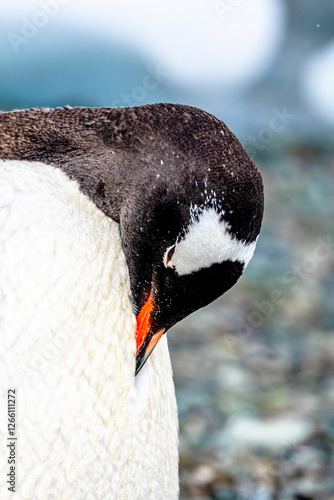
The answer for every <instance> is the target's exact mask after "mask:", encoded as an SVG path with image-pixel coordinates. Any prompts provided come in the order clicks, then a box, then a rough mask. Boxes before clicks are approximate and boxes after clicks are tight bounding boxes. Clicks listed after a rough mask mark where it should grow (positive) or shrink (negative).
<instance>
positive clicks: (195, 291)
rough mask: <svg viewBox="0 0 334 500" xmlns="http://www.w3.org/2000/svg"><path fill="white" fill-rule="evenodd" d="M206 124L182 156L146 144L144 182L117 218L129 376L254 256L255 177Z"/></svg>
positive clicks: (258, 182) (258, 200)
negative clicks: (130, 343)
mask: <svg viewBox="0 0 334 500" xmlns="http://www.w3.org/2000/svg"><path fill="white" fill-rule="evenodd" d="M208 116H210V115H208ZM209 125H210V126H209V127H207V129H206V130H205V133H204V134H202V133H201V134H200V137H198V136H196V134H195V137H194V123H192V127H193V128H192V134H191V135H190V139H188V143H187V144H186V149H187V150H186V151H184V149H182V148H180V144H179V143H178V141H177V140H174V142H172V144H173V146H170V150H169V153H168V156H167V157H165V156H163V154H162V151H161V145H160V144H155V145H154V144H153V145H152V147H153V151H154V152H153V153H152V154H151V155H150V161H149V163H150V165H149V166H147V168H146V169H144V171H145V172H146V175H145V176H143V177H141V182H139V184H137V185H136V188H135V189H132V193H135V194H134V195H133V196H132V197H131V196H130V197H129V198H128V200H127V204H126V206H125V208H124V209H123V210H122V211H121V216H120V223H121V234H122V242H123V247H124V251H125V255H126V259H127V264H128V268H129V275H130V283H131V293H132V301H133V308H134V312H135V314H136V317H137V364H136V373H138V372H139V370H140V369H141V368H142V366H143V364H144V363H145V361H146V360H147V358H148V356H149V355H150V354H151V352H152V350H153V349H154V347H155V345H156V344H157V342H158V340H159V339H160V337H161V336H162V334H163V333H165V332H166V331H167V330H168V329H169V328H171V327H172V326H173V325H174V324H175V323H177V322H178V321H180V320H181V319H183V318H184V317H186V316H187V315H189V314H190V313H192V312H193V311H195V310H197V309H199V308H201V307H204V306H206V305H207V304H209V303H210V302H212V301H213V300H215V299H216V298H218V297H219V296H221V295H222V294H224V293H225V292H226V291H227V290H229V289H230V288H231V287H232V286H233V285H234V284H235V283H236V282H237V280H238V279H239V277H240V276H241V275H242V273H243V271H244V269H245V268H246V266H247V265H248V263H249V261H250V259H251V257H252V255H253V253H254V250H255V245H256V241H257V237H258V235H259V232H260V227H261V221H262V215H263V186H262V179H261V175H260V173H259V171H258V169H257V167H256V166H255V164H254V163H253V161H252V160H251V159H250V158H249V157H248V155H247V153H246V152H245V151H244V149H243V147H242V146H241V144H240V143H239V141H237V139H236V138H235V137H234V136H233V134H232V133H231V132H230V131H228V129H227V127H226V126H225V125H224V124H222V122H219V121H218V120H217V119H215V121H214V122H211V121H210V119H209ZM217 128H218V129H217ZM204 129H205V127H204ZM195 130H196V126H195ZM222 131H223V133H222ZM183 133H185V131H184V130H183ZM169 140H170V141H171V138H170V137H169ZM174 148H175V149H174ZM152 157H153V158H154V159H153V160H152ZM152 165H153V166H154V167H152Z"/></svg>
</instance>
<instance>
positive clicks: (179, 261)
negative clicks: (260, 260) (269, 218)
mask: <svg viewBox="0 0 334 500" xmlns="http://www.w3.org/2000/svg"><path fill="white" fill-rule="evenodd" d="M174 246H175V250H174V252H173V253H172V252H170V250H171V249H172V248H173V247H174ZM255 246H256V241H254V242H252V243H248V244H247V243H243V242H242V241H239V240H237V239H236V238H233V237H232V236H231V234H230V233H229V224H228V223H226V222H224V221H221V220H220V215H219V214H218V213H217V212H216V211H215V210H214V209H213V208H208V209H206V210H204V211H203V212H202V213H201V214H200V216H199V218H198V220H196V219H193V220H192V222H191V223H190V225H189V227H188V230H187V233H186V235H185V236H184V238H183V239H182V240H180V241H179V242H177V243H176V245H172V246H171V247H169V248H167V250H166V252H165V255H164V259H163V262H164V265H165V266H166V267H171V268H174V269H175V271H176V272H177V274H178V275H180V276H182V275H185V274H191V273H194V272H196V271H199V270H200V269H203V268H208V267H211V266H212V265H213V264H220V263H222V262H224V261H225V260H231V261H232V262H235V261H239V262H242V263H243V264H244V266H245V267H246V266H247V265H248V263H249V261H250V260H251V258H252V257H253V254H254V250H255ZM171 253H172V255H171ZM170 255H171V257H170ZM169 257H170V258H169Z"/></svg>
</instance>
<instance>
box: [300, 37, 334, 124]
mask: <svg viewBox="0 0 334 500" xmlns="http://www.w3.org/2000/svg"><path fill="white" fill-rule="evenodd" d="M303 82H304V90H305V95H306V99H307V102H308V104H309V105H310V107H311V108H312V110H313V111H314V112H315V114H316V115H317V116H318V117H319V118H321V119H322V120H324V121H325V122H327V123H329V124H331V125H334V42H332V43H331V44H330V45H328V46H327V47H326V48H325V49H323V50H322V51H321V52H318V53H317V54H316V55H315V56H314V57H313V58H312V59H311V60H310V61H308V62H307V64H306V67H305V72H304V75H303Z"/></svg>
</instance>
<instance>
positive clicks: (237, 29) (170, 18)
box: [0, 0, 285, 86]
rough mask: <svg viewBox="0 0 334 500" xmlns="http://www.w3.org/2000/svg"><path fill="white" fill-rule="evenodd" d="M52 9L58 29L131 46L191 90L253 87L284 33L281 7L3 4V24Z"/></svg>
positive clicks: (211, 0)
mask: <svg viewBox="0 0 334 500" xmlns="http://www.w3.org/2000/svg"><path fill="white" fill-rule="evenodd" d="M50 3H53V4H57V5H56V6H55V7H53V10H54V14H53V15H52V16H50V21H52V24H53V25H58V24H59V26H60V27H61V26H63V25H64V23H67V24H68V25H72V26H73V27H74V28H78V27H79V28H80V29H87V30H88V31H90V32H96V33H98V35H99V36H101V35H102V36H104V37H107V38H108V39H109V40H112V41H114V42H115V41H122V42H130V43H131V44H132V45H134V46H135V47H136V48H138V49H142V50H144V51H146V53H147V54H148V56H150V57H151V58H152V59H154V60H155V61H156V62H157V63H160V64H162V65H163V66H164V67H166V68H167V70H168V71H169V72H170V77H171V79H172V80H175V81H176V82H177V83H184V84H186V85H190V86H198V85H199V84H203V83H212V84H219V85H223V86H232V85H233V86H234V85H247V84H248V83H249V82H250V81H252V80H253V79H256V78H258V77H260V76H261V75H262V74H263V72H264V71H265V70H266V69H267V68H269V66H270V64H271V63H272V62H273V60H274V57H275V56H276V55H277V52H278V49H279V47H280V45H281V41H282V38H283V35H284V33H285V15H284V14H285V11H284V8H283V3H282V1H281V0H183V1H182V2H180V1H179V0H169V1H168V2H157V1H156V0H142V1H141V2H137V1H136V0H128V1H126V2H124V1H123V0H113V1H112V2H110V1H109V0H81V1H80V2H74V1H72V0H38V1H34V0H33V1H31V2H26V0H16V1H15V2H12V1H9V0H2V2H1V6H0V18H1V19H2V21H3V22H4V20H5V19H6V17H9V16H11V17H13V16H14V17H15V18H16V20H18V17H20V18H22V17H23V16H24V15H25V16H27V18H28V19H32V18H33V17H34V15H35V17H36V19H37V17H38V16H37V14H36V13H37V12H38V11H41V10H45V9H47V7H46V5H49V4H50ZM49 10H50V7H49ZM18 12H19V13H20V15H19V16H18ZM41 16H42V14H41V15H40V17H41ZM18 27H19V25H18Z"/></svg>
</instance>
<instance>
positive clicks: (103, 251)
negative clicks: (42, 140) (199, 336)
mask: <svg viewBox="0 0 334 500" xmlns="http://www.w3.org/2000/svg"><path fill="white" fill-rule="evenodd" d="M134 369H135V317H134V315H133V313H132V311H131V307H130V302H129V277H128V271H127V266H126V262H125V258H124V254H123V251H122V248H121V240H120V234H119V228H118V225H117V224H116V223H115V222H113V221H112V220H110V219H109V218H107V217H106V216H105V215H104V214H103V213H102V212H101V211H100V210H98V209H97V208H96V206H95V205H94V204H93V203H92V202H91V201H90V200H89V199H88V198H87V197H86V196H85V195H83V194H82V193H81V192H80V191H79V188H78V185H77V183H76V182H74V181H71V180H69V179H68V177H67V176H66V175H65V174H64V173H63V172H61V171H60V170H59V169H56V168H53V167H51V166H47V165H44V164H41V163H30V162H18V161H0V381H1V392H0V422H1V425H0V484H1V495H0V496H1V498H2V499H5V498H13V496H12V495H13V494H12V493H11V492H9V491H7V487H4V486H3V485H4V482H5V480H6V474H7V472H8V463H7V458H8V453H7V448H6V444H7V441H6V439H7V428H6V422H7V389H8V388H10V387H15V388H16V390H17V437H18V443H17V453H16V464H17V481H16V491H17V493H16V496H15V497H14V498H16V499H43V500H44V499H55V500H56V499H57V500H59V499H71V500H75V499H78V500H79V499H80V500H82V499H87V500H93V499H94V500H95V499H99V500H101V499H104V500H108V499H111V500H113V499H115V500H119V499H124V500H127V499H131V500H136V499H138V500H151V499H152V500H153V499H154V500H156V499H157V498H161V499H164V500H168V499H176V498H177V496H178V458H177V412H176V403H175V395H174V387H173V381H172V372H171V365H170V359H169V354H168V348H167V341H166V338H163V339H161V341H160V342H159V344H158V346H157V348H156V349H155V351H154V355H152V356H151V357H150V359H149V360H148V362H147V363H146V366H145V369H143V370H142V372H141V373H140V374H139V375H138V377H136V379H135V378H134Z"/></svg>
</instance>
